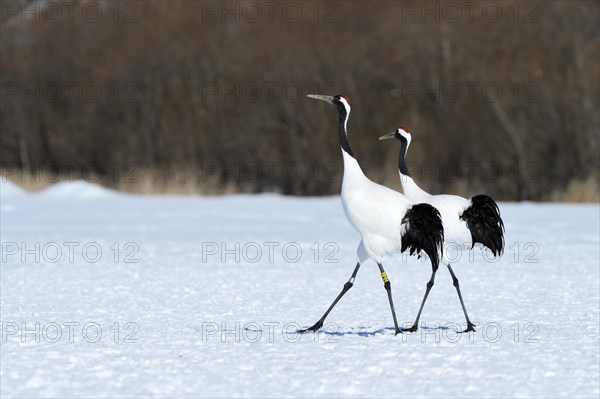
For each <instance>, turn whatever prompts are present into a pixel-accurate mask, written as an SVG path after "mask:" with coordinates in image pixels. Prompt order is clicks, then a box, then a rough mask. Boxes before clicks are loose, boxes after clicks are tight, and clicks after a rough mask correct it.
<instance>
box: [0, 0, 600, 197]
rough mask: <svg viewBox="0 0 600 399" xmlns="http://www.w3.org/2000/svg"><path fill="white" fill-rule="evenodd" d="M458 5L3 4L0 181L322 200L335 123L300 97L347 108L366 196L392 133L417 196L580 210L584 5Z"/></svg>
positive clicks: (591, 6)
mask: <svg viewBox="0 0 600 399" xmlns="http://www.w3.org/2000/svg"><path fill="white" fill-rule="evenodd" d="M467 3H468V4H470V6H465V3H461V2H452V4H454V6H448V3H444V2H404V3H402V2H396V1H382V2H371V1H369V2H367V1H352V2H339V3H337V2H329V1H323V2H312V1H297V2H247V1H237V2H216V1H215V2H213V1H205V2H203V1H196V2H194V1H192V2H190V1H177V0H175V1H149V2H129V1H123V2H101V3H96V2H86V1H82V2H79V3H77V5H75V6H73V5H71V6H68V5H67V4H66V3H62V2H29V3H26V2H8V1H3V2H2V27H1V36H2V39H1V52H2V57H1V60H0V67H1V73H2V99H1V101H2V103H1V105H2V108H1V115H0V129H1V133H2V134H1V141H0V144H1V151H0V157H1V162H2V166H3V170H4V172H3V173H4V174H5V175H12V178H13V179H15V176H19V175H18V174H17V172H16V170H22V171H23V170H24V171H25V172H26V175H27V176H26V177H25V178H23V177H22V176H21V177H20V179H21V180H27V178H29V179H31V176H33V174H31V173H30V171H32V170H33V171H35V172H37V175H38V176H39V175H40V173H41V174H42V176H45V177H42V180H46V181H48V180H52V179H53V178H55V177H56V176H58V177H60V178H70V177H73V176H76V177H83V178H88V179H90V178H96V179H97V180H99V181H100V182H101V183H103V184H105V185H109V186H113V187H117V188H120V189H125V190H129V191H135V192H165V191H167V192H173V191H178V192H200V193H222V192H236V191H241V192H260V191H279V192H283V193H286V194H297V195H324V194H333V193H337V192H338V191H339V186H340V182H341V176H342V174H341V173H342V170H341V157H340V155H339V147H338V144H337V130H336V126H337V119H336V117H335V114H334V112H333V110H331V109H329V108H328V107H326V105H324V104H322V103H317V102H314V101H312V100H309V99H307V98H306V96H305V95H306V94H309V93H313V92H317V93H326V94H336V93H338V92H344V93H346V94H348V95H349V97H350V98H351V104H352V106H353V111H352V115H351V119H350V124H349V131H350V134H351V144H352V146H353V148H354V152H355V153H356V154H357V156H358V158H359V161H360V162H361V164H362V165H363V166H364V169H365V171H366V173H367V175H369V176H370V177H371V178H373V179H374V180H376V181H380V182H383V183H386V184H388V185H390V186H393V187H399V184H398V182H397V173H396V169H395V166H396V158H397V152H398V143H395V142H392V141H387V142H379V141H377V137H378V136H380V135H382V134H384V133H388V132H390V131H392V130H394V129H395V128H396V127H397V126H399V125H404V126H409V127H410V130H411V131H412V133H413V145H412V147H411V151H410V154H409V157H408V159H409V161H410V168H411V169H412V170H413V171H414V172H413V174H415V175H416V177H417V180H419V181H420V182H421V183H422V185H423V186H425V187H427V188H429V189H431V190H434V191H438V190H439V191H447V192H455V193H457V194H471V193H475V192H486V193H489V194H491V195H494V196H496V197H497V198H499V199H503V200H517V199H532V200H547V199H567V200H568V199H579V197H582V198H581V199H587V200H590V199H593V200H595V199H596V198H598V184H597V183H598V176H599V174H598V173H599V168H600V165H599V162H600V160H599V151H600V145H599V136H600V134H599V132H600V122H599V116H598V110H599V93H600V91H599V86H600V82H599V77H600V54H599V49H600V46H599V44H600V39H599V38H600V31H599V26H600V6H599V4H600V3H599V2H596V1H547V2H514V3H513V2H510V1H502V2H470V3H469V2H467ZM70 4H73V3H70ZM32 10H33V11H32ZM90 176H92V177H90ZM580 191H582V192H585V193H587V194H581V193H580ZM565 193H566V194H565ZM565 195H566V196H565Z"/></svg>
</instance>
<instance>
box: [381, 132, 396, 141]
mask: <svg viewBox="0 0 600 399" xmlns="http://www.w3.org/2000/svg"><path fill="white" fill-rule="evenodd" d="M395 135H396V132H392V133H388V134H384V135H383V136H381V137H380V138H379V140H387V139H393V138H394V136H395Z"/></svg>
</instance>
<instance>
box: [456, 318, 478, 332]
mask: <svg viewBox="0 0 600 399" xmlns="http://www.w3.org/2000/svg"><path fill="white" fill-rule="evenodd" d="M457 332H458V333H459V334H464V333H468V332H475V324H473V323H471V322H470V321H468V322H467V329H466V330H464V331H457Z"/></svg>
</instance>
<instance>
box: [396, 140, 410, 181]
mask: <svg viewBox="0 0 600 399" xmlns="http://www.w3.org/2000/svg"><path fill="white" fill-rule="evenodd" d="M400 144H401V145H400V154H399V155H398V169H399V170H400V173H402V174H403V175H404V176H410V173H408V168H407V167H406V150H407V149H408V140H406V138H404V137H402V136H400Z"/></svg>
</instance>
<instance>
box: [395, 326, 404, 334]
mask: <svg viewBox="0 0 600 399" xmlns="http://www.w3.org/2000/svg"><path fill="white" fill-rule="evenodd" d="M398 334H403V332H402V330H401V329H399V328H396V333H395V334H394V335H398Z"/></svg>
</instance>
